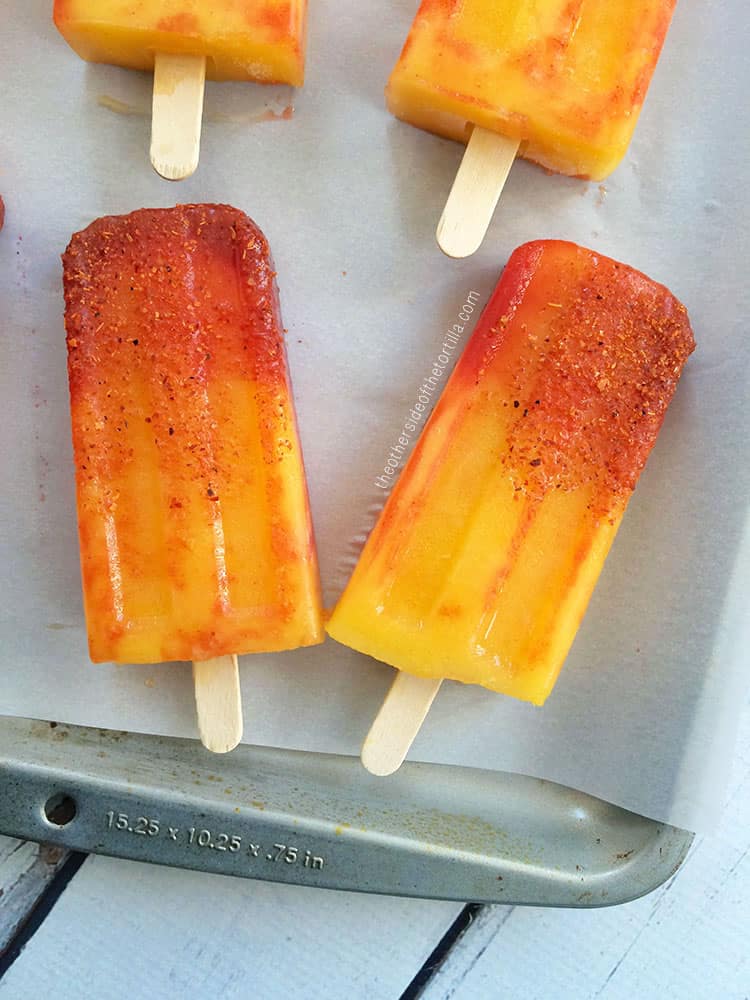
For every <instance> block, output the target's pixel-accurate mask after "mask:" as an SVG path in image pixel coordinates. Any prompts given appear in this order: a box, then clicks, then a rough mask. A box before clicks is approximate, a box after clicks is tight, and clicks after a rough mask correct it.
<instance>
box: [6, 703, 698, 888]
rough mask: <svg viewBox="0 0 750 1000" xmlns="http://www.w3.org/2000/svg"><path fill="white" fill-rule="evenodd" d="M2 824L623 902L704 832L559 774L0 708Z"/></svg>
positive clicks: (200, 865) (192, 857) (123, 853)
mask: <svg viewBox="0 0 750 1000" xmlns="http://www.w3.org/2000/svg"><path fill="white" fill-rule="evenodd" d="M0 831H2V832H3V833H5V834H8V835H11V836H14V837H21V838H25V839H29V840H38V841H47V842H50V843H53V844H59V845H62V846H64V847H68V848H72V849H75V850H78V851H89V852H92V853H95V854H107V855H110V856H113V857H122V858H132V859H135V860H138V861H149V862H154V863H156V864H164V865H173V866H176V867H182V868H193V869H197V870H201V871H208V872H218V873H220V874H224V875H239V876H242V877H245V878H261V879H268V880H270V881H274V882H286V883H293V884H299V885H316V886H322V887H326V888H330V889H349V890H357V891H360V892H377V893H389V894H393V895H403V896H421V897H428V898H436V899H452V900H462V901H474V902H485V903H514V904H524V903H525V904H533V905H536V906H574V907H593V906H611V905H613V904H615V903H623V902H626V901H628V900H631V899H635V898H636V897H638V896H642V895H644V894H645V893H647V892H650V891H651V890H652V889H655V888H656V887H657V886H659V885H661V883H662V882H664V881H665V880H666V879H667V878H668V877H669V876H670V875H672V874H674V872H676V871H677V869H678V868H679V866H680V864H681V863H682V861H683V859H684V858H685V855H686V854H687V851H688V848H689V847H690V844H691V842H692V839H693V834H691V833H689V832H687V831H686V830H680V829H677V828H676V827H672V826H667V825H665V824H663V823H657V822H655V821H653V820H650V819H646V818H645V817H643V816H638V815H636V814H635V813H631V812H628V811H626V810H624V809H620V808H618V807H617V806H614V805H611V804H609V803H607V802H603V801H602V800H601V799H597V798H594V797H592V796H590V795H585V794H583V793H582V792H578V791H574V790H572V789H570V788H565V787H563V786H562V785H557V784H554V783H553V782H549V781H542V780H540V779H537V778H529V777H524V776H523V775H516V774H504V773H498V772H492V771H482V770H475V769H469V768H461V767H448V766H443V765H436V764H420V763H413V762H407V763H406V764H405V765H404V766H403V767H402V768H401V770H400V771H399V772H398V773H397V774H396V775H393V776H392V777H390V778H387V779H382V778H375V777H373V776H372V775H370V774H368V773H367V772H366V771H365V770H364V768H363V767H362V766H361V765H360V763H359V761H358V760H357V759H356V758H353V757H342V756H334V755H325V754H315V753H301V752H295V751H288V750H275V749H269V748H264V747H251V746H240V747H238V748H237V749H236V750H235V751H234V752H233V753H232V754H229V755H228V756H225V757H217V756H215V755H213V754H209V753H208V752H207V751H206V750H204V749H203V747H202V746H201V745H200V744H199V743H197V742H193V741H191V740H183V739H170V738H162V737H156V736H142V735H137V734H133V733H124V732H123V733H118V732H112V731H109V730H102V729H88V728H83V727H79V726H66V725H62V724H57V723H50V722H40V721H34V720H30V719H17V718H0Z"/></svg>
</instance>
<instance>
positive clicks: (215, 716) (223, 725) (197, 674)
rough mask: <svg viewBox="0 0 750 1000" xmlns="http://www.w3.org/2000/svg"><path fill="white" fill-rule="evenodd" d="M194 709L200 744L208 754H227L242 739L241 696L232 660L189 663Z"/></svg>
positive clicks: (234, 664)
mask: <svg viewBox="0 0 750 1000" xmlns="http://www.w3.org/2000/svg"><path fill="white" fill-rule="evenodd" d="M193 683H194V684H195V705H196V708H197V709H198V732H199V734H200V738H201V743H202V744H203V746H204V747H205V748H206V749H207V750H211V752H212V753H228V752H229V751H230V750H234V748H235V747H236V746H237V744H238V743H239V742H240V740H241V739H242V696H241V694H240V674H239V668H238V665H237V657H236V656H217V657H215V658H214V659H213V660H202V661H201V662H195V663H193Z"/></svg>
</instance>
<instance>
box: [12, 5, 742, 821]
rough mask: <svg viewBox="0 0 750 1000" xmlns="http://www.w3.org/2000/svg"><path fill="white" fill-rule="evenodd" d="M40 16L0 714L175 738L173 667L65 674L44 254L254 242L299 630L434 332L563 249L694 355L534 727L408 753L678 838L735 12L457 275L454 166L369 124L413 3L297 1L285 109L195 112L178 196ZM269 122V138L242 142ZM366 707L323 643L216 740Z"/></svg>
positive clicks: (724, 373) (732, 480)
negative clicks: (281, 354) (451, 214)
mask: <svg viewBox="0 0 750 1000" xmlns="http://www.w3.org/2000/svg"><path fill="white" fill-rule="evenodd" d="M50 7H51V4H50V2H49V0H5V3H4V4H3V41H4V51H5V52H6V53H7V54H9V58H7V59H4V60H3V65H2V67H1V68H0V79H1V80H2V95H3V100H2V111H1V114H0V194H2V195H3V196H4V197H5V201H6V206H7V216H6V224H5V230H4V231H3V232H2V233H1V234H0V330H1V332H2V349H1V354H0V358H1V360H0V393H1V395H0V398H2V400H3V410H2V419H1V420H0V454H2V458H3V472H4V476H3V489H2V491H0V567H2V579H1V580H0V586H1V587H2V594H0V641H1V644H2V645H1V656H2V666H1V671H0V712H1V713H4V714H16V715H23V716H35V717H40V718H47V719H57V720H61V721H66V722H73V723H80V724H86V725H99V726H107V727H113V728H117V729H128V730H135V731H143V732H152V733H161V734H171V735H181V736H194V735H195V721H194V709H193V695H192V686H191V675H190V667H189V666H188V665H187V664H179V665H173V664H164V665H159V666H145V667H114V666H97V667H95V666H92V665H91V664H90V663H89V661H88V658H87V655H86V641H85V632H84V623H83V615H82V607H81V596H80V579H79V567H78V548H77V538H76V523H75V503H74V486H73V464H72V457H71V445H70V430H69V416H68V398H67V380H66V368H65V343H64V332H63V321H62V310H63V301H62V293H61V267H60V261H59V254H60V253H61V251H62V250H63V249H64V247H65V245H66V243H67V241H68V239H69V237H70V234H71V233H72V232H73V231H74V230H77V229H80V228H81V227H83V226H85V225H87V224H88V223H89V222H90V221H91V220H92V219H93V218H94V217H96V216H98V215H102V214H109V213H120V212H127V211H131V210H132V209H135V208H139V207H142V206H166V205H172V204H175V203H176V202H178V201H183V202H186V201H221V202H229V203H231V204H234V205H236V206H237V207H239V208H242V209H244V210H245V211H247V212H248V213H249V214H250V215H251V216H252V217H253V218H254V219H255V220H256V221H257V222H258V224H259V225H260V226H261V227H262V228H263V230H264V231H265V232H266V234H267V236H268V238H269V240H270V242H271V246H272V248H273V251H274V255H275V258H276V263H277V267H278V272H279V284H280V288H281V297H282V309H283V313H284V318H285V322H286V325H287V327H288V330H289V334H288V339H289V356H290V364H291V368H292V378H293V381H294V386H295V394H296V399H297V408H298V416H299V421H300V425H301V432H302V439H303V446H304V451H305V458H306V464H307V469H308V475H309V479H310V491H311V498H312V506H313V516H314V520H315V525H316V532H317V538H318V545H319V550H320V559H321V568H322V576H323V581H324V589H325V594H326V598H327V600H328V602H329V603H332V602H333V600H334V599H335V598H336V596H337V595H338V593H339V592H340V590H341V589H342V587H343V585H344V583H345V581H346V578H347V575H348V573H349V571H350V568H351V566H352V564H353V560H354V557H355V554H356V551H357V549H358V547H359V545H360V544H361V542H362V539H363V537H364V535H365V534H366V532H367V530H368V529H369V528H370V527H371V526H372V523H373V519H374V516H375V514H376V512H377V509H378V507H379V505H380V504H381V503H382V502H383V499H384V496H383V491H382V490H381V489H379V488H378V487H377V486H376V485H375V482H374V481H375V478H376V476H378V475H379V474H380V473H381V472H382V468H383V465H384V464H385V461H386V459H387V457H388V455H389V452H390V449H391V447H392V445H393V444H394V443H396V441H397V439H398V434H399V432H400V429H401V427H402V426H403V422H404V417H405V415H406V413H407V412H408V410H409V408H410V407H411V406H412V405H413V403H414V401H415V399H416V397H417V395H418V393H419V386H420V384H421V382H422V380H423V379H424V378H425V376H426V375H428V374H429V372H430V369H431V367H432V361H433V358H434V357H435V356H436V355H437V354H438V353H439V351H440V349H441V345H442V343H443V339H444V336H443V335H444V331H445V330H447V329H449V328H450V326H451V325H452V324H453V323H454V322H456V321H457V316H458V314H459V312H460V310H461V308H462V306H463V304H464V302H465V301H466V300H467V297H468V296H469V293H470V292H472V291H475V292H477V293H478V299H479V301H480V302H481V303H484V301H485V300H486V297H487V296H488V294H489V292H490V290H491V289H492V287H493V286H494V284H495V282H496V280H497V277H498V275H499V273H500V270H501V268H502V266H503V265H504V263H505V261H506V260H507V258H508V256H509V254H510V252H511V251H512V250H513V248H514V247H515V246H517V245H518V244H519V243H521V242H523V241H525V240H528V239H533V238H537V237H563V238H568V239H573V240H576V241H578V242H580V243H583V244H585V245H588V246H591V247H594V248H596V249H598V250H600V251H602V252H604V253H607V254H611V255H613V256H615V257H618V258H620V259H622V260H624V261H627V262H628V263H631V264H633V265H635V266H637V267H639V268H641V269H643V270H644V271H646V272H647V273H648V274H650V275H652V276H653V277H655V278H657V279H659V280H661V281H664V282H665V283H666V284H668V285H669V286H670V288H672V290H673V291H674V292H675V293H676V294H677V295H678V296H679V297H681V298H682V299H683V301H684V302H685V303H686V304H687V306H688V308H689V310H690V314H691V317H692V320H693V325H694V328H695V333H696V339H697V341H698V349H697V351H696V353H695V355H694V356H693V358H692V359H691V360H690V362H689V363H688V366H687V371H686V374H685V376H684V379H683V381H682V383H681V385H680V388H679V390H678V393H677V396H676V398H675V400H674V403H673V405H672V407H671V409H670V411H669V413H668V415H667V420H666V423H665V425H664V429H663V431H662V433H661V437H660V439H659V442H658V444H657V446H656V449H655V451H654V453H653V455H652V457H651V459H650V462H649V466H648V468H647V470H646V472H645V474H644V475H643V477H642V480H641V483H640V485H639V487H638V490H637V492H636V495H635V497H634V499H633V501H632V502H631V505H630V508H629V510H628V513H627V515H626V518H625V522H624V524H623V527H622V529H621V531H620V534H619V536H618V538H617V541H616V543H615V546H614V549H613V551H612V554H611V556H610V558H609V561H608V563H607V566H606V569H605V571H604V574H603V576H602V579H601V581H600V583H599V586H598V588H597V591H596V593H595V595H594V598H593V601H592V603H591V606H590V609H589V612H588V614H587V616H586V619H585V621H584V623H583V627H582V628H581V631H580V634H579V636H578V638H577V640H576V642H575V645H574V647H573V650H572V652H571V654H570V656H569V659H568V662H567V664H566V666H565V668H564V670H563V673H562V675H561V678H560V681H559V683H558V685H557V688H556V689H555V692H554V693H553V695H552V696H551V698H550V699H549V701H548V703H547V705H545V706H544V708H542V709H537V708H533V707H532V706H529V705H525V704H522V703H520V702H515V701H513V700H511V699H507V698H503V697H500V696H497V695H493V694H491V693H489V692H485V691H483V690H482V689H480V688H472V687H463V686H461V685H458V684H451V683H448V684H445V685H444V686H443V689H442V690H441V693H440V695H439V697H438V699H437V701H436V703H435V706H434V708H433V710H432V712H431V713H430V716H429V718H428V720H427V723H426V724H425V726H424V728H423V730H422V733H421V734H420V736H419V738H418V740H417V743H416V744H415V747H414V750H413V756H414V757H416V758H419V759H423V760H431V761H440V762H445V763H455V764H469V765H476V766H481V767H486V768H496V769H507V770H512V771H521V772H526V773H529V774H534V775H538V776H542V777H546V778H549V779H552V780H556V781H560V782H564V783H566V784H569V785H573V786H575V787H578V788H581V789H584V790H586V791H589V792H591V793H594V794H596V795H600V796H602V797H604V798H606V799H609V800H611V801H613V802H616V803H619V804H621V805H624V806H626V807H628V808H630V809H633V810H636V811H639V812H643V813H645V814H647V815H649V816H653V817H656V818H658V819H660V820H663V821H670V822H674V823H677V824H680V825H683V826H686V827H688V828H691V829H694V830H705V829H707V828H710V826H711V825H712V824H713V822H714V821H715V819H716V814H717V810H718V808H719V803H720V802H721V801H722V788H723V781H724V777H725V775H726V772H727V768H728V764H729V760H730V757H731V752H732V746H733V738H734V731H735V724H736V717H737V711H738V707H739V705H740V704H741V701H742V698H743V697H744V695H745V692H746V690H747V659H748V656H747V650H748V643H749V642H750V625H749V621H748V619H749V618H750V614H749V613H748V587H747V583H748V579H749V578H750V520H749V518H748V496H749V494H750V489H749V486H750V462H749V461H748V458H749V457H750V456H749V454H748V444H747V440H748V433H749V432H750V426H749V421H748V402H750V401H749V400H748V383H749V381H750V380H749V377H748V372H749V368H750V365H749V362H750V339H749V338H748V335H747V330H746V329H745V323H743V319H745V320H746V318H747V316H748V304H749V303H748V292H747V282H746V277H745V275H746V262H747V251H748V249H749V248H750V241H749V240H748V211H747V206H746V200H745V199H746V196H747V194H746V187H745V183H744V179H745V174H746V167H747V161H748V153H749V152H750V148H749V147H748V140H747V135H748V127H747V126H748V121H747V115H746V114H745V112H744V105H745V101H744V98H743V99H742V101H740V99H739V95H742V94H745V93H746V91H747V86H748V84H750V80H748V73H747V68H746V67H747V57H746V45H745V41H744V32H742V31H741V30H738V25H741V24H742V23H743V18H744V17H745V16H746V12H745V8H744V4H742V3H741V0H733V2H731V3H726V4H716V5H714V6H713V7H712V9H711V13H710V16H709V14H708V13H707V10H706V8H705V6H704V5H701V4H697V3H690V2H688V0H682V3H681V4H680V5H679V7H678V10H677V13H676V16H675V20H674V23H673V26H672V29H671V32H670V36H669V38H668V40H667V44H666V47H665V50H664V53H663V56H662V59H661V62H660V64H659V67H658V69H657V72H656V76H655V78H654V82H653V85H652V87H651V91H650V94H649V97H648V100H647V102H646V107H645V110H644V112H643V115H642V117H641V121H640V123H639V126H638V129H637V131H636V137H635V140H634V142H633V144H632V147H631V150H630V153H629V155H628V157H627V159H626V160H625V162H624V163H623V165H622V166H621V167H620V169H619V170H618V171H617V172H616V174H615V175H614V176H613V177H611V178H610V179H609V180H608V181H607V182H606V184H605V185H601V186H599V185H596V184H585V183H582V182H580V181H575V180H570V179H566V178H562V177H557V176H549V175H547V174H545V173H544V172H543V171H542V170H540V169H538V168H536V167H533V166H531V165H528V164H525V163H518V164H516V166H515V167H514V169H513V171H512V175H511V178H510V181H509V183H508V186H507V188H506V191H505V193H504V195H503V199H502V204H501V208H500V209H499V211H498V212H497V214H496V217H495V220H494V222H493V225H492V227H491V229H490V232H489V234H488V237H487V239H486V240H485V243H484V246H483V247H482V249H481V250H480V252H479V253H477V254H476V256H475V257H473V258H471V259H469V260H467V261H463V262H455V261H450V260H448V259H446V258H444V257H443V256H442V255H441V254H440V252H439V251H438V249H437V247H436V245H435V241H434V230H435V224H436V221H437V219H438V217H439V214H440V211H441V207H442V203H443V201H444V199H445V196H446V193H447V191H448V189H449V186H450V182H451V179H452V177H453V175H454V173H455V170H456V167H457V165H458V162H459V159H460V156H461V152H462V151H461V148H460V147H459V146H457V145H454V144H452V143H450V142H447V141H444V140H442V139H439V138H436V137H434V136H431V135H428V134H427V133H424V132H420V131H418V130H416V129H413V128H410V127H409V126H407V125H404V124H402V123H399V122H396V121H395V120H393V119H392V118H391V117H390V116H389V115H388V114H387V112H386V110H385V108H384V104H383V98H382V90H383V86H384V83H385V81H386V78H387V76H388V73H389V71H390V69H391V66H392V64H393V62H394V61H395V59H396V57H397V55H398V51H399V48H400V45H401V43H402V41H403V39H404V37H405V34H406V31H407V29H408V26H409V24H410V21H411V18H412V17H413V14H414V10H415V8H416V0H380V2H379V3H367V2H365V0H357V2H354V3H347V4H342V3H337V2H336V0H311V10H310V14H311V23H310V37H309V59H308V79H307V84H306V86H305V88H304V90H303V91H301V92H300V93H298V94H296V95H293V96H292V95H291V92H290V91H288V90H285V89H284V88H274V89H270V90H267V89H263V88H260V87H255V86H253V85H241V84H238V85H235V84H209V85H208V88H207V95H206V114H207V120H206V123H205V126H204V135H203V151H202V156H201V165H200V168H199V170H198V173H197V174H196V175H195V176H194V177H193V178H192V179H190V180H189V181H186V182H184V183H182V184H180V185H169V184H168V183H167V182H165V181H162V180H160V179H159V178H158V177H157V176H156V175H155V174H154V173H153V172H152V170H151V168H150V166H149V163H148V158H147V150H148V142H149V130H150V123H149V120H148V109H149V104H150V78H149V77H147V76H145V75H141V74H136V73H131V72H127V71H124V70H119V69H116V68H112V67H103V66H86V65H85V64H84V63H82V62H81V61H79V60H78V59H77V58H76V57H75V55H74V54H73V53H72V51H70V50H69V49H68V48H67V46H66V45H65V44H64V43H63V41H62V39H61V38H60V37H59V36H58V35H57V33H56V31H55V29H54V27H53V25H52V21H51V16H50ZM290 99H293V102H294V106H295V113H294V117H293V119H292V120H291V121H262V120H259V119H262V118H263V117H266V118H267V117H268V115H264V113H263V112H264V110H267V109H270V110H271V111H274V112H279V111H281V110H282V109H283V108H284V107H285V106H286V104H287V103H288V102H289V101H290ZM105 105H109V107H107V106H105ZM113 107H116V108H117V109H118V111H117V112H115V111H113V110H112V108H113ZM124 112H125V113H124ZM743 114H744V122H743V121H742V116H743ZM478 311H479V310H478V308H477V310H476V311H475V313H474V315H473V320H475V319H476V317H477V315H478ZM471 325H472V324H468V325H467V329H466V332H465V334H464V342H465V339H466V337H467V336H468V334H469V333H470V329H471ZM448 516H449V515H448ZM391 678H392V671H391V670H390V668H388V667H385V666H383V665H382V664H378V663H376V662H374V661H371V660H368V659H367V658H365V657H363V656H360V655H358V654H355V653H353V652H351V651H349V650H346V649H344V648H342V647H340V646H338V645H337V644H335V643H334V642H332V641H328V642H327V643H326V644H325V645H323V646H321V647H318V648H316V649H313V650H307V651H297V652H294V653H290V654H286V655H274V656H258V657H255V658H248V657H246V658H245V659H244V661H243V664H242V682H243V693H244V699H245V707H246V716H247V722H246V734H247V739H248V740H249V741H252V742H257V743H263V744H269V745H275V746H282V747H293V748H298V749H307V750H320V751H332V752H342V753H357V752H358V748H359V745H360V743H361V740H362V737H363V735H364V734H365V732H366V730H367V728H368V726H369V724H370V721H371V719H372V717H373V715H374V713H375V711H376V709H377V707H378V705H379V703H380V700H381V698H382V696H383V694H384V693H385V691H386V689H387V686H388V684H389V682H390V680H391Z"/></svg>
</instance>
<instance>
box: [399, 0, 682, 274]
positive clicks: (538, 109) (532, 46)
mask: <svg viewBox="0 0 750 1000" xmlns="http://www.w3.org/2000/svg"><path fill="white" fill-rule="evenodd" d="M675 4H676V0H621V2H619V3H605V2H601V0H540V2H535V3H529V2H528V0H422V4H421V6H420V8H419V11H418V12H417V15H416V18H415V20H414V23H413V25H412V28H411V31H410V32H409V35H408V37H407V39H406V44H405V45H404V48H403V51H402V53H401V56H400V58H399V60H398V62H397V63H396V66H395V68H394V70H393V72H392V74H391V77H390V80H389V82H388V87H387V90H386V94H387V100H388V107H389V108H390V110H391V111H392V112H393V114H394V115H396V117H398V118H401V119H403V120H404V121H407V122H410V123H411V124H412V125H416V126H418V127H419V128H423V129H427V130H428V131H430V132H436V133H437V134H438V135H443V136H446V137H447V138H449V139H456V140H457V141H459V142H464V143H466V142H470V145H469V151H468V153H467V156H470V157H471V159H470V161H469V162H468V163H467V166H466V171H465V174H466V177H465V180H467V181H470V182H471V184H472V185H473V187H474V188H476V189H477V190H478V191H479V192H481V197H482V198H483V199H484V200H485V202H486V209H485V206H480V205H477V204H472V205H471V207H470V209H469V208H467V206H466V198H467V197H469V195H470V194H471V193H472V191H471V190H470V191H469V192H468V193H466V192H464V193H462V197H461V204H460V205H457V206H456V209H455V213H456V215H457V216H458V220H457V221H455V222H454V220H453V218H452V217H450V218H449V219H448V220H445V221H444V222H443V223H442V225H441V227H440V228H439V231H438V242H440V245H441V246H442V247H443V249H444V250H445V252H446V253H448V254H450V255H451V256H467V255H468V254H469V253H473V252H474V250H475V249H476V246H475V245H474V242H476V240H479V241H481V238H482V237H483V235H484V231H485V229H486V226H487V225H488V224H489V219H490V218H491V215H492V211H493V210H494V207H495V203H496V201H497V198H498V197H499V194H500V191H501V190H502V186H503V183H504V181H505V178H506V176H507V172H508V170H509V169H510V166H511V164H512V162H513V158H514V157H515V156H516V155H520V156H523V157H526V158H527V159H529V160H534V161H535V162H536V163H540V164H541V165H542V166H544V167H546V168H548V169H549V170H554V171H556V172H558V173H562V174H572V175H573V176H576V177H582V178H586V179H590V180H602V179H603V178H605V177H607V176H608V175H609V174H610V173H612V171H613V170H614V169H615V167H616V166H617V165H618V163H619V162H620V160H621V159H622V158H623V156H624V155H625V152H626V150H627V148H628V145H629V143H630V140H631V137H632V135H633V130H634V129H635V126H636V122H637V121H638V116H639V114H640V111H641V107H642V105H643V102H644V99H645V97H646V91H647V90H648V87H649V84H650V82H651V77H652V75H653V72H654V68H655V66H656V62H657V59H658V58H659V53H660V52H661V48H662V45H663V43H664V39H665V36H666V33H667V29H668V27H669V24H670V21H671V18H672V13H673V11H674V8H675ZM493 137H494V138H493ZM459 177H461V174H459ZM449 207H450V203H449ZM483 212H484V214H485V215H486V218H484V217H483V216H482V218H480V220H479V221H480V222H481V223H482V225H483V228H482V229H481V230H479V228H478V227H479V222H477V221H476V220H477V217H478V216H481V215H482V213H483ZM462 216H463V219H461V217H462ZM453 225H461V226H463V227H466V226H469V225H473V226H476V227H477V236H476V237H475V238H474V239H473V240H472V239H469V238H468V237H466V238H465V240H464V239H459V238H457V237H454V236H452V235H451V233H450V230H451V228H452V227H453ZM446 230H447V232H446ZM476 245H478V243H477V244H476Z"/></svg>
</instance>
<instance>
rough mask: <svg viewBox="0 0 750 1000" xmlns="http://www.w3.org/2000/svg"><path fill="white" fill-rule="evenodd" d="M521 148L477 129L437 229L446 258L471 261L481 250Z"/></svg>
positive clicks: (496, 134)
mask: <svg viewBox="0 0 750 1000" xmlns="http://www.w3.org/2000/svg"><path fill="white" fill-rule="evenodd" d="M520 145H521V143H520V140H518V139H508V138H506V136H504V135H500V133H499V132H490V131H489V130H488V129H486V128H480V127H479V126H478V125H475V126H474V129H473V131H472V133H471V136H470V137H469V142H468V144H467V146H466V152H465V153H464V158H463V159H462V160H461V166H460V167H459V168H458V173H457V174H456V179H455V180H454V182H453V187H452V188H451V193H450V194H449V195H448V201H447V202H446V203H445V208H444V210H443V214H442V216H441V217H440V222H439V223H438V227H437V241H438V246H439V247H440V249H441V250H442V251H443V253H444V254H447V255H448V256H449V257H470V256H471V255H472V254H473V253H474V252H475V251H476V250H478V249H479V247H480V245H481V243H482V240H483V239H484V234H485V233H486V232H487V228H488V227H489V224H490V222H491V221H492V216H493V213H494V211H495V206H496V205H497V202H498V198H499V197H500V194H501V193H502V190H503V187H504V186H505V181H506V180H507V179H508V174H509V173H510V168H511V167H512V166H513V161H514V160H515V158H516V153H517V152H518V147H519V146H520Z"/></svg>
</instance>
